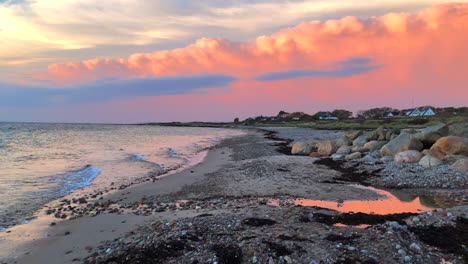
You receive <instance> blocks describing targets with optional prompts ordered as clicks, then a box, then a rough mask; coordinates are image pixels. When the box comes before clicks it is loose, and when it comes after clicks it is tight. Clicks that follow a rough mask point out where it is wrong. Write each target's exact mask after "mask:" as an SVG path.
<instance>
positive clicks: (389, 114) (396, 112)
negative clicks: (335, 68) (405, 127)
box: [384, 111, 401, 117]
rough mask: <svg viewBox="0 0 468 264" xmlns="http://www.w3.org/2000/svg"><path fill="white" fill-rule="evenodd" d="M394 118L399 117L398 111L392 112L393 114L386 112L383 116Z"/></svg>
mask: <svg viewBox="0 0 468 264" xmlns="http://www.w3.org/2000/svg"><path fill="white" fill-rule="evenodd" d="M396 116H401V112H400V111H393V112H386V113H385V114H384V117H396Z"/></svg>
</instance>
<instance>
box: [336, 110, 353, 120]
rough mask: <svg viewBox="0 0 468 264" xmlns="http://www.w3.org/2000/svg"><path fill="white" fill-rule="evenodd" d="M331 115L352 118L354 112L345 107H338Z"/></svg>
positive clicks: (341, 118)
mask: <svg viewBox="0 0 468 264" xmlns="http://www.w3.org/2000/svg"><path fill="white" fill-rule="evenodd" d="M331 115H332V116H336V117H338V119H340V120H343V119H349V118H351V117H352V116H353V112H351V111H348V110H344V109H336V110H333V112H331Z"/></svg>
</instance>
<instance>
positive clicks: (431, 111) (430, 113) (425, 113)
mask: <svg viewBox="0 0 468 264" xmlns="http://www.w3.org/2000/svg"><path fill="white" fill-rule="evenodd" d="M435 114H436V113H435V112H434V109H432V108H430V107H427V108H425V109H424V110H423V111H422V112H421V116H433V115H435Z"/></svg>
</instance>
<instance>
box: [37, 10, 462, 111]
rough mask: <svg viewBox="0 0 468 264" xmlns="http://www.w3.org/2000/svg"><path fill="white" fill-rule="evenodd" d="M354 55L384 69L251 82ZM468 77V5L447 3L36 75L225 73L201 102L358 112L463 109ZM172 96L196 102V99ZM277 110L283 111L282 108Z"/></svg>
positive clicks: (85, 78)
mask: <svg viewBox="0 0 468 264" xmlns="http://www.w3.org/2000/svg"><path fill="white" fill-rule="evenodd" d="M356 57H364V58H369V59H370V60H371V62H372V64H373V65H381V68H379V69H377V70H374V71H370V72H367V73H363V74H356V75H353V76H344V77H336V78H334V77H320V76H317V77H302V78H297V79H293V80H283V81H282V80H276V81H265V82H259V81H250V79H252V78H254V77H256V76H259V75H263V74H267V73H271V72H282V71H289V70H323V71H326V70H331V71H333V70H335V69H336V68H337V67H339V66H337V65H339V63H338V62H339V61H345V60H348V59H350V58H356ZM467 69H468V4H445V5H437V6H433V7H430V8H428V9H426V10H423V11H422V12H419V13H417V14H408V13H390V14H387V15H384V16H381V17H372V18H370V19H367V20H359V19H357V18H355V17H345V18H342V19H340V20H328V21H324V22H321V21H311V22H304V23H301V24H299V25H297V26H295V27H292V28H288V29H284V30H282V31H279V32H277V33H275V34H273V35H270V36H261V37H258V38H256V39H255V40H253V41H251V42H248V43H241V44H238V43H234V42H230V41H228V40H224V39H208V38H202V39H199V40H197V41H196V42H195V43H194V44H192V45H189V46H187V47H184V48H180V49H173V50H164V51H157V52H154V53H142V54H133V55H131V56H129V57H128V58H126V59H92V60H87V61H81V62H68V63H59V64H52V65H50V66H49V67H48V68H47V69H46V70H44V71H40V72H37V73H36V75H35V76H36V77H37V78H40V79H47V80H52V81H54V82H57V83H60V84H69V85H72V84H73V85H75V84H77V83H78V84H79V83H86V82H89V81H94V80H99V79H103V78H109V77H119V78H134V77H147V76H157V77H159V76H176V75H198V74H206V73H209V74H225V75H230V76H235V77H238V78H240V79H242V80H241V81H239V82H237V83H234V84H233V85H231V89H232V91H231V92H230V93H220V94H207V95H196V97H197V100H200V101H204V102H205V103H206V102H209V101H213V100H216V101H217V102H223V103H225V104H227V105H230V104H232V105H237V106H239V105H241V104H244V105H256V106H255V107H260V106H261V105H263V106H264V105H268V104H280V105H284V106H285V107H289V108H293V107H296V106H305V108H312V107H310V106H307V105H311V104H314V105H316V106H317V105H319V106H324V107H327V106H328V107H335V106H337V107H339V106H348V107H349V108H350V109H355V110H357V108H358V107H361V108H362V107H365V106H375V105H381V104H383V103H387V104H389V105H394V106H401V105H404V104H406V105H407V104H408V102H410V101H411V99H410V98H411V97H415V96H416V97H417V98H418V100H419V101H420V103H421V104H439V105H440V104H450V103H454V104H463V103H464V104H465V105H466V98H468V88H467V87H466V84H467V83H468V70H467ZM171 98H179V100H182V101H190V100H189V99H187V98H190V95H184V96H180V97H178V96H172V97H171ZM460 98H465V101H463V99H460ZM186 99H187V100H186ZM155 100H156V99H155ZM403 102H404V103H403ZM184 105H187V104H184ZM201 105H203V103H201ZM252 107H253V106H252ZM232 108H233V109H234V108H235V107H234V106H233V107H232ZM267 108H268V107H267ZM274 108H275V109H276V110H278V109H277V108H278V105H275V106H274ZM252 109H253V108H252ZM268 109H269V108H268ZM271 109H273V107H271ZM231 110H232V109H229V110H227V111H231ZM298 110H300V109H298Z"/></svg>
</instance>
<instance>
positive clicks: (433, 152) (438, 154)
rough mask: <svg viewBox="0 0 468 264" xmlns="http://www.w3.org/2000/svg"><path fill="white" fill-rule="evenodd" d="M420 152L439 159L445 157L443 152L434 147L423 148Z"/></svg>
mask: <svg viewBox="0 0 468 264" xmlns="http://www.w3.org/2000/svg"><path fill="white" fill-rule="evenodd" d="M422 154H424V155H426V156H432V157H434V158H437V159H440V160H444V158H445V154H444V153H442V152H440V151H437V150H435V149H425V150H423V151H422Z"/></svg>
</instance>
